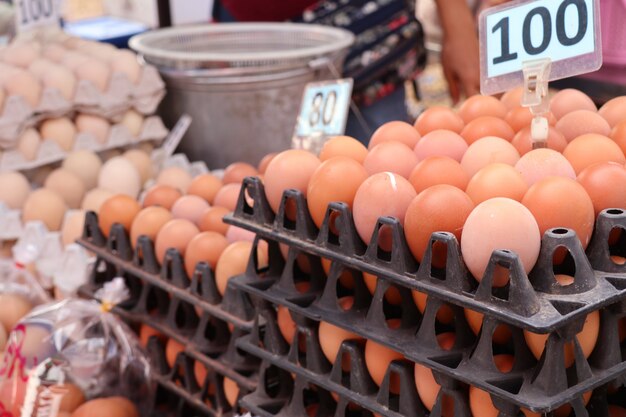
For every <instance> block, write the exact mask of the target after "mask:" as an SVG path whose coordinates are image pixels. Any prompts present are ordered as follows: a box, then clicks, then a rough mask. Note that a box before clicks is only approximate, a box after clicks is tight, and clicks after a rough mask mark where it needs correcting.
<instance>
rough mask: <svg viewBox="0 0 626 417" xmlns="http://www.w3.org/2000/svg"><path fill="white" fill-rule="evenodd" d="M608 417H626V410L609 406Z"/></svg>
mask: <svg viewBox="0 0 626 417" xmlns="http://www.w3.org/2000/svg"><path fill="white" fill-rule="evenodd" d="M608 417H626V408H622V407H618V406H616V405H609V416H608Z"/></svg>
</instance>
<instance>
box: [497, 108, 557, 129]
mask: <svg viewBox="0 0 626 417" xmlns="http://www.w3.org/2000/svg"><path fill="white" fill-rule="evenodd" d="M534 117H535V116H534V115H533V114H532V113H531V111H530V109H529V108H528V107H521V106H520V107H515V108H513V109H511V110H509V112H508V113H507V114H506V117H505V118H504V121H505V122H507V123H508V124H509V126H511V127H512V128H513V130H514V131H516V132H519V131H520V130H522V129H524V128H526V127H528V128H529V127H530V124H531V122H532V120H533V118H534ZM544 117H546V118H547V119H548V124H549V125H550V126H554V125H555V124H556V117H554V115H553V114H552V113H547V114H546V115H544Z"/></svg>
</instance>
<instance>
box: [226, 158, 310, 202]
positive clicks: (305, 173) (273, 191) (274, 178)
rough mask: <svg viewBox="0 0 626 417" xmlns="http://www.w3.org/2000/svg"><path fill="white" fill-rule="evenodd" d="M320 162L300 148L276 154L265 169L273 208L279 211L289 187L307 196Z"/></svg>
mask: <svg viewBox="0 0 626 417" xmlns="http://www.w3.org/2000/svg"><path fill="white" fill-rule="evenodd" d="M320 164H321V162H320V160H319V159H317V157H316V156H315V155H313V154H311V153H309V152H306V151H303V150H299V149H291V150H288V151H284V152H281V153H279V154H278V155H276V157H275V158H274V159H272V162H270V164H269V165H268V167H267V170H266V171H265V180H264V184H265V194H266V195H267V200H268V201H269V203H270V206H271V207H272V210H274V212H278V208H279V206H280V202H281V199H282V195H283V191H285V190H286V189H288V188H293V189H296V190H300V191H301V192H302V193H304V194H305V197H306V190H307V186H308V184H309V179H310V178H311V175H313V172H315V170H316V169H317V167H318V166H319V165H320ZM215 205H217V203H216V204H215ZM227 208H229V207H227Z"/></svg>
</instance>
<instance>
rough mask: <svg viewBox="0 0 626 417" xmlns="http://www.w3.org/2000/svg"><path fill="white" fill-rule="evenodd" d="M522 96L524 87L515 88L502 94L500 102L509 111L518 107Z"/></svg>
mask: <svg viewBox="0 0 626 417" xmlns="http://www.w3.org/2000/svg"><path fill="white" fill-rule="evenodd" d="M523 95H524V87H517V88H514V89H512V90H509V91H507V92H506V93H504V94H502V97H500V101H501V102H502V104H504V105H505V106H506V108H507V109H509V110H511V109H513V108H515V107H518V106H519V105H520V104H521V103H522V97H523Z"/></svg>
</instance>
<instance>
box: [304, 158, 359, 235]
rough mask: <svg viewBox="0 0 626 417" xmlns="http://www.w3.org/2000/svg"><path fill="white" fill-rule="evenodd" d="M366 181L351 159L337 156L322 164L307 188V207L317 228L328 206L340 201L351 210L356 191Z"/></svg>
mask: <svg viewBox="0 0 626 417" xmlns="http://www.w3.org/2000/svg"><path fill="white" fill-rule="evenodd" d="M366 179H367V171H365V168H363V166H361V164H359V163H358V162H356V161H355V160H353V159H350V158H347V157H345V156H338V157H335V158H331V159H328V160H327V161H325V162H323V163H322V164H321V165H320V166H319V167H318V168H317V169H316V170H315V172H314V173H313V175H312V176H311V180H310V181H309V186H308V187H307V205H308V207H309V212H310V213H311V217H312V218H313V221H314V222H315V224H316V225H317V227H321V225H322V222H323V221H324V217H325V216H326V209H327V208H328V204H330V203H332V202H337V201H340V202H343V203H346V204H348V206H350V208H352V202H353V201H354V195H355V194H356V190H357V189H358V188H359V186H360V185H361V184H362V183H363V181H365V180H366Z"/></svg>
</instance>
